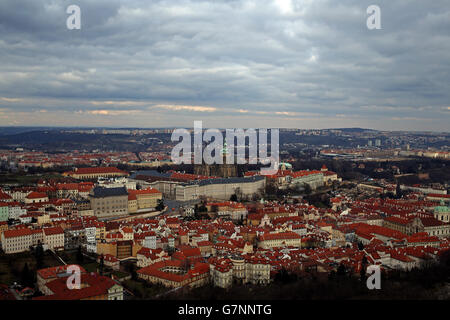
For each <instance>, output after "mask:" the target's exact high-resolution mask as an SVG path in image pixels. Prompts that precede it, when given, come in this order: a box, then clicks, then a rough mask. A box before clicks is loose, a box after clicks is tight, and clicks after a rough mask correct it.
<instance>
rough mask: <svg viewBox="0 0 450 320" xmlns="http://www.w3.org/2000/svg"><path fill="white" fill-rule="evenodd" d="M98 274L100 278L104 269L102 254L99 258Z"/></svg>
mask: <svg viewBox="0 0 450 320" xmlns="http://www.w3.org/2000/svg"><path fill="white" fill-rule="evenodd" d="M98 269H99V273H100V275H101V276H102V275H103V270H104V269H105V258H104V256H103V254H102V255H101V256H100V264H99V267H98Z"/></svg>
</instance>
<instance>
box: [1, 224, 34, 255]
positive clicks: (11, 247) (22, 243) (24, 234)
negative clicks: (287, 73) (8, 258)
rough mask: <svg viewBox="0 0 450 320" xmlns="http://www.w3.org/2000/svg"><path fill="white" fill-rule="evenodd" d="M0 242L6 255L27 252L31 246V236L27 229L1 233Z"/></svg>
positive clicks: (29, 230)
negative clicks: (0, 241)
mask: <svg viewBox="0 0 450 320" xmlns="http://www.w3.org/2000/svg"><path fill="white" fill-rule="evenodd" d="M1 240H2V250H3V252H5V253H6V254H10V253H18V252H24V251H28V250H30V247H31V246H32V245H33V235H32V232H31V229H28V228H24V229H17V230H7V231H3V232H2V236H1Z"/></svg>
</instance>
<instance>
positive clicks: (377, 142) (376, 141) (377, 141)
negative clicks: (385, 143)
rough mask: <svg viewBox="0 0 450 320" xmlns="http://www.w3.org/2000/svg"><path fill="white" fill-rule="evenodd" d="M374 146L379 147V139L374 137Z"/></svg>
mask: <svg viewBox="0 0 450 320" xmlns="http://www.w3.org/2000/svg"><path fill="white" fill-rule="evenodd" d="M375 147H381V140H380V139H376V140H375Z"/></svg>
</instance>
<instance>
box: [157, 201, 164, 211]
mask: <svg viewBox="0 0 450 320" xmlns="http://www.w3.org/2000/svg"><path fill="white" fill-rule="evenodd" d="M155 209H156V210H157V211H162V210H164V201H163V200H162V199H159V200H158V205H157V206H156V208H155Z"/></svg>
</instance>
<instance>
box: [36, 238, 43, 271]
mask: <svg viewBox="0 0 450 320" xmlns="http://www.w3.org/2000/svg"><path fill="white" fill-rule="evenodd" d="M34 254H35V258H36V268H37V269H41V268H42V266H43V264H44V248H43V247H42V243H41V241H40V240H39V241H38V244H37V246H36V249H35V253H34Z"/></svg>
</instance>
